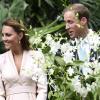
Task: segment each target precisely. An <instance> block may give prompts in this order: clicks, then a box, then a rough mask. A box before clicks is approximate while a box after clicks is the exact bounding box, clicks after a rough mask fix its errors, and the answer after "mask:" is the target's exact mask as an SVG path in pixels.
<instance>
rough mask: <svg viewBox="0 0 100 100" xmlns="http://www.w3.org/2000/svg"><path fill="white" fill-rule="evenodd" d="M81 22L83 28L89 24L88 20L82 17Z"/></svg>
mask: <svg viewBox="0 0 100 100" xmlns="http://www.w3.org/2000/svg"><path fill="white" fill-rule="evenodd" d="M80 22H81V25H82V26H84V25H86V24H87V18H86V17H82V18H81V21H80Z"/></svg>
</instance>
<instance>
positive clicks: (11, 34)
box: [2, 25, 20, 49]
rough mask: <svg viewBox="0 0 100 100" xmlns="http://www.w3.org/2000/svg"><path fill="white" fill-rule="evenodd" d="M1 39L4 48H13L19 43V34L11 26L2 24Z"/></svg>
mask: <svg viewBox="0 0 100 100" xmlns="http://www.w3.org/2000/svg"><path fill="white" fill-rule="evenodd" d="M2 40H3V42H4V45H5V48H6V49H15V48H16V47H17V46H19V45H20V43H19V41H20V36H19V35H18V34H17V33H16V32H15V31H14V29H13V28H12V27H11V26H6V25H4V26H3V27H2Z"/></svg>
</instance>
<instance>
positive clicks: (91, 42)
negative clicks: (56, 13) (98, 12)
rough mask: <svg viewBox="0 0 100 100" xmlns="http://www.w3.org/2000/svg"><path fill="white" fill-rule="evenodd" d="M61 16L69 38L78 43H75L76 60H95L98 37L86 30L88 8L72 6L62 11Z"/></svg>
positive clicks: (77, 5) (78, 5) (79, 5)
mask: <svg viewBox="0 0 100 100" xmlns="http://www.w3.org/2000/svg"><path fill="white" fill-rule="evenodd" d="M63 14H64V21H65V24H66V30H67V32H68V34H69V36H70V38H71V39H72V40H77V41H78V42H77V43H75V45H77V51H76V53H75V55H78V59H79V60H82V61H94V60H95V59H97V52H96V50H97V49H96V50H94V49H95V48H96V47H97V46H98V45H99V44H98V43H99V37H98V36H97V34H94V33H95V32H93V31H92V30H91V29H89V28H88V23H89V16H90V14H89V10H88V8H87V7H85V6H84V5H83V4H72V5H70V6H69V7H67V8H66V9H64V12H63ZM95 40H98V41H95ZM75 45H74V46H75ZM93 46H95V47H93Z"/></svg>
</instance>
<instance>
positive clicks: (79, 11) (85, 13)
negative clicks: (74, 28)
mask: <svg viewBox="0 0 100 100" xmlns="http://www.w3.org/2000/svg"><path fill="white" fill-rule="evenodd" d="M67 11H74V13H75V15H77V17H78V19H79V20H80V19H81V18H82V17H86V19H87V21H88V22H89V16H90V12H89V9H88V8H87V7H86V6H84V5H83V4H80V3H76V4H72V5H69V6H68V7H67V8H65V9H64V11H63V14H64V13H66V12H67Z"/></svg>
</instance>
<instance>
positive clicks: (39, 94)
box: [0, 51, 47, 100]
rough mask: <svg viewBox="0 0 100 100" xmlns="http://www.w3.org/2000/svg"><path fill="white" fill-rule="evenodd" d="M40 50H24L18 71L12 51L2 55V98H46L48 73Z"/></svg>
mask: <svg viewBox="0 0 100 100" xmlns="http://www.w3.org/2000/svg"><path fill="white" fill-rule="evenodd" d="M43 63H44V58H43V55H41V53H39V51H24V53H23V59H22V64H21V69H20V72H19V73H18V71H17V68H16V66H15V63H14V59H13V55H12V52H11V51H8V52H6V53H4V54H1V55H0V100H46V98H47V75H46V74H45V73H44V71H43V69H42V67H41V66H43Z"/></svg>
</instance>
